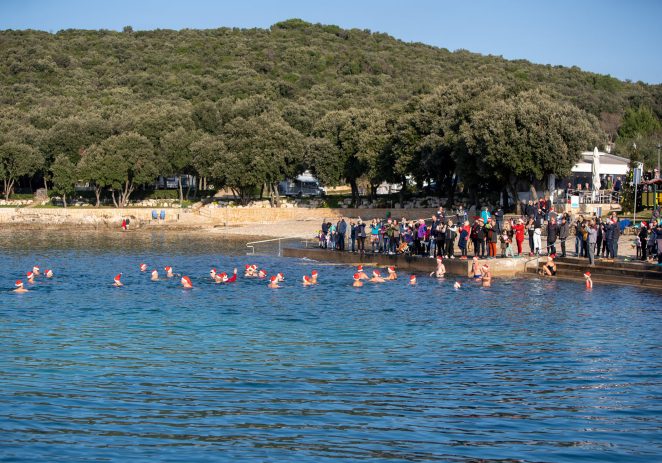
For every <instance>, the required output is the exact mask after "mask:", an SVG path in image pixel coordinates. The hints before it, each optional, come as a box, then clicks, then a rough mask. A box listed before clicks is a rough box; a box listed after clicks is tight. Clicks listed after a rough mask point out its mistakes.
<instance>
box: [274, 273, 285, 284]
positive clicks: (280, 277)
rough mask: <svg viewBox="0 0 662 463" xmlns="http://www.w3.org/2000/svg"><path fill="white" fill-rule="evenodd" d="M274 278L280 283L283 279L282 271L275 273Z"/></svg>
mask: <svg viewBox="0 0 662 463" xmlns="http://www.w3.org/2000/svg"><path fill="white" fill-rule="evenodd" d="M276 278H277V279H278V282H279V283H280V282H281V281H285V275H283V274H282V273H277V274H276Z"/></svg>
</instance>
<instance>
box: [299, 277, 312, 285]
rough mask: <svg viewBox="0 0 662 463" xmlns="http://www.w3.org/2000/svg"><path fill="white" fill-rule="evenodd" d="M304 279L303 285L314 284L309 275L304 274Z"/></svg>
mask: <svg viewBox="0 0 662 463" xmlns="http://www.w3.org/2000/svg"><path fill="white" fill-rule="evenodd" d="M302 280H303V285H304V286H312V284H313V283H312V281H311V279H310V277H309V276H308V275H304V276H303V278H302Z"/></svg>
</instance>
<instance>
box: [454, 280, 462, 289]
mask: <svg viewBox="0 0 662 463" xmlns="http://www.w3.org/2000/svg"><path fill="white" fill-rule="evenodd" d="M461 287H462V285H461V284H460V282H459V281H456V282H455V284H454V285H453V288H455V289H460V288H461Z"/></svg>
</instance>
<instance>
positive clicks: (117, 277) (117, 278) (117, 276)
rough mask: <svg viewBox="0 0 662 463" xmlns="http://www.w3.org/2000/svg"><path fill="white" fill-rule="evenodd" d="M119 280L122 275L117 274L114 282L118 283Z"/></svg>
mask: <svg viewBox="0 0 662 463" xmlns="http://www.w3.org/2000/svg"><path fill="white" fill-rule="evenodd" d="M121 279H122V274H121V273H118V274H117V275H115V278H114V280H115V281H116V282H119V281H120V280H121Z"/></svg>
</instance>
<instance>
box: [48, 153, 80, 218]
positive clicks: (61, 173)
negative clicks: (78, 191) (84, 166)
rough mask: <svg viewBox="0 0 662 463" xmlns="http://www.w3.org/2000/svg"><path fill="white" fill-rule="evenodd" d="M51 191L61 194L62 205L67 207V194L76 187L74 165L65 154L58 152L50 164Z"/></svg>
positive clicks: (71, 192)
mask: <svg viewBox="0 0 662 463" xmlns="http://www.w3.org/2000/svg"><path fill="white" fill-rule="evenodd" d="M51 172H52V174H53V177H52V180H53V191H55V192H56V193H59V194H61V195H62V202H63V204H64V207H67V195H68V194H73V193H74V191H75V187H76V181H77V178H76V176H77V172H76V166H75V165H74V163H73V162H71V160H70V159H69V156H67V155H66V154H58V155H57V156H56V158H55V161H54V162H53V164H51Z"/></svg>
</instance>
